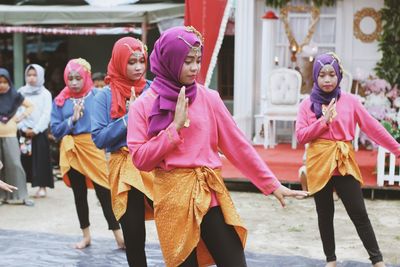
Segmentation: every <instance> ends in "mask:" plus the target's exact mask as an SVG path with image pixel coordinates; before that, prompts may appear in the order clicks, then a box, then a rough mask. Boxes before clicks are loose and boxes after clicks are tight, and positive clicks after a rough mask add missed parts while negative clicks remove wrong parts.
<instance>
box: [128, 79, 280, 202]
mask: <svg viewBox="0 0 400 267" xmlns="http://www.w3.org/2000/svg"><path fill="white" fill-rule="evenodd" d="M197 88H198V89H197V90H198V91H197V96H196V100H195V101H194V102H193V103H192V104H191V105H190V106H189V111H188V113H189V115H188V116H189V119H190V126H189V127H188V128H182V129H180V131H179V132H178V131H177V130H176V128H175V124H174V123H173V122H172V123H171V124H170V125H169V126H168V127H167V129H165V130H163V131H161V132H160V133H159V134H158V135H157V136H154V137H152V138H150V139H149V137H148V136H147V129H148V126H149V125H148V117H149V114H150V111H151V109H152V106H153V102H154V100H155V98H156V97H157V93H156V92H155V91H154V90H152V89H151V88H150V90H148V91H147V92H146V93H145V94H144V95H142V96H141V97H140V98H139V99H137V100H136V101H135V102H134V104H132V105H131V107H130V109H129V114H128V133H127V144H128V148H129V151H130V153H131V155H132V160H133V163H134V165H135V166H136V167H137V168H138V169H139V170H142V171H151V170H153V169H154V168H162V169H164V170H171V169H174V168H195V167H203V166H206V167H209V168H211V169H216V168H221V166H222V162H221V159H220V156H219V154H218V149H220V150H221V151H222V152H223V153H224V154H225V156H226V157H227V158H228V159H229V160H230V161H231V162H232V163H233V164H234V165H235V166H236V167H237V168H238V169H239V170H240V171H241V172H242V173H243V174H244V175H245V176H246V177H248V178H250V180H251V182H252V183H253V184H254V185H255V186H257V188H258V189H260V190H261V192H263V193H264V194H265V195H268V194H270V193H272V192H273V191H275V189H277V188H278V187H279V186H280V182H279V181H278V179H277V178H276V177H275V175H274V174H273V173H272V172H271V170H270V169H269V168H268V166H267V165H266V164H265V163H264V161H263V160H262V159H261V158H260V156H259V155H258V154H257V152H256V151H255V149H254V148H253V146H252V145H251V144H250V143H249V141H247V139H246V137H245V136H244V134H243V133H242V131H241V130H240V129H239V128H238V127H237V125H236V123H235V122H234V120H233V118H232V116H231V115H230V113H229V111H228V110H227V108H226V107H225V105H224V103H223V102H222V100H221V98H220V97H219V94H218V92H216V91H214V90H210V89H207V88H205V87H203V86H201V85H198V87H197ZM215 205H217V202H216V198H215V195H214V194H212V201H211V206H215Z"/></svg>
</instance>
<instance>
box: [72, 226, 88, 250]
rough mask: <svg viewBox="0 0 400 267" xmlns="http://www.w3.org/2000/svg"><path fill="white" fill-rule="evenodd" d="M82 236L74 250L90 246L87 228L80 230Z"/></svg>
mask: <svg viewBox="0 0 400 267" xmlns="http://www.w3.org/2000/svg"><path fill="white" fill-rule="evenodd" d="M82 234H83V238H82V240H81V241H80V242H78V243H76V244H75V248H76V249H84V248H86V247H88V246H90V241H91V238H90V230H89V227H86V228H85V229H82Z"/></svg>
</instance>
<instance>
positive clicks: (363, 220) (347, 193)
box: [314, 175, 383, 264]
mask: <svg viewBox="0 0 400 267" xmlns="http://www.w3.org/2000/svg"><path fill="white" fill-rule="evenodd" d="M334 188H335V189H336V192H337V193H338V195H339V197H340V199H341V200H342V202H343V205H344V207H345V208H346V211H347V214H348V215H349V217H350V219H351V220H352V221H353V224H354V225H355V227H356V229H357V233H358V235H359V237H360V239H361V241H362V243H363V244H364V247H365V248H366V250H367V252H368V254H369V258H370V260H371V262H372V264H375V263H377V262H379V261H382V260H383V259H382V254H381V252H380V250H379V246H378V242H377V241H376V237H375V233H374V229H372V225H371V222H370V221H369V218H368V214H367V210H366V208H365V204H364V197H363V195H362V191H361V186H360V183H359V182H358V181H357V180H356V179H354V178H353V176H350V175H346V176H333V177H332V178H331V179H330V181H329V182H328V184H327V185H326V186H325V187H324V188H323V189H322V190H321V191H319V192H317V193H316V194H315V195H314V200H315V205H316V208H317V213H318V226H319V232H320V235H321V240H322V246H323V248H324V253H325V256H326V261H327V262H330V261H336V255H335V236H334V229H333V215H334V209H335V208H334V204H333V195H332V194H333V189H334Z"/></svg>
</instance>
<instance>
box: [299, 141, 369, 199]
mask: <svg viewBox="0 0 400 267" xmlns="http://www.w3.org/2000/svg"><path fill="white" fill-rule="evenodd" d="M306 153H307V157H306V168H307V186H308V191H309V192H310V194H314V193H316V192H318V191H320V190H321V189H322V188H324V186H325V185H326V184H327V183H328V182H329V180H330V179H331V177H332V174H333V173H334V171H335V170H336V169H337V170H338V171H339V173H340V175H343V176H344V175H352V176H353V177H354V178H355V179H356V180H357V181H359V182H360V183H361V184H363V183H364V182H363V179H362V176H361V172H360V169H359V168H358V165H357V162H356V160H355V154H354V149H353V145H352V144H351V143H350V142H343V141H332V140H326V139H317V140H315V141H313V142H311V143H310V144H309V146H308V148H307V150H306Z"/></svg>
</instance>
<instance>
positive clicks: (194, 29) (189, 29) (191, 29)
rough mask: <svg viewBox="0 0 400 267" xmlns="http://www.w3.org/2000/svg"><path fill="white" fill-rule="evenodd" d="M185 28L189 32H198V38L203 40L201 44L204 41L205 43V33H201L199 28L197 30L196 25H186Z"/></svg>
mask: <svg viewBox="0 0 400 267" xmlns="http://www.w3.org/2000/svg"><path fill="white" fill-rule="evenodd" d="M185 28H186V29H185V30H186V31H187V32H192V33H194V34H196V36H197V38H199V40H200V42H201V45H203V43H204V37H203V35H201V33H200V32H199V31H198V30H196V28H195V27H193V26H186V27H185Z"/></svg>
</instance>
